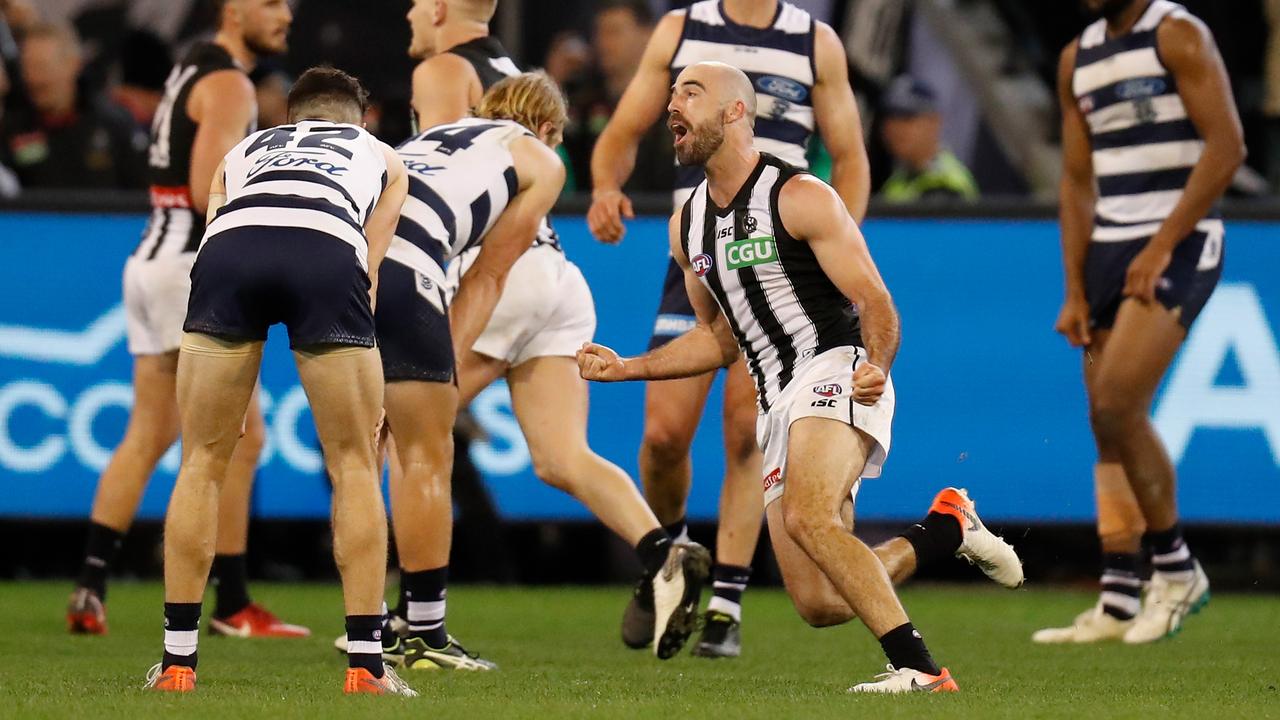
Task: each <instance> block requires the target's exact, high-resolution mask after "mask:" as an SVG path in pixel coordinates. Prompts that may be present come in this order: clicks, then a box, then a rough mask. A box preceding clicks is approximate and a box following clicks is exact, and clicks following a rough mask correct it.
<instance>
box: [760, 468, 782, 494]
mask: <svg viewBox="0 0 1280 720" xmlns="http://www.w3.org/2000/svg"><path fill="white" fill-rule="evenodd" d="M780 482H782V468H774V469H773V471H772V472H770V473H769V474H768V475H765V476H764V489H765V491H766V492H767V491H768V490H769V488H771V487H773V486H774V485H777V484H778V483H780Z"/></svg>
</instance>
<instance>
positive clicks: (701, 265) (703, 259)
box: [691, 253, 711, 277]
mask: <svg viewBox="0 0 1280 720" xmlns="http://www.w3.org/2000/svg"><path fill="white" fill-rule="evenodd" d="M691 262H692V263H693V272H694V273H695V274H697V276H698V277H702V276H703V275H706V274H707V271H708V270H710V269H711V256H710V255H708V254H706V253H699V254H697V255H694V256H693V260H692V261H691Z"/></svg>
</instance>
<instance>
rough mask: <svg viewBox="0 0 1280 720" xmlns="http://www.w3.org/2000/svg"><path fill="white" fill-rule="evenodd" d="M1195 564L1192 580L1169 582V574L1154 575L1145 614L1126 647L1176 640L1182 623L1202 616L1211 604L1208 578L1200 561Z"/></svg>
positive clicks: (1128, 636)
mask: <svg viewBox="0 0 1280 720" xmlns="http://www.w3.org/2000/svg"><path fill="white" fill-rule="evenodd" d="M1192 562H1193V563H1194V564H1195V569H1194V571H1193V573H1192V575H1191V579H1190V580H1187V581H1185V582H1176V581H1173V580H1170V579H1169V576H1168V574H1166V573H1162V572H1155V573H1152V574H1151V585H1150V586H1149V587H1148V588H1147V597H1146V599H1145V600H1144V601H1143V603H1142V611H1141V612H1139V613H1138V616H1137V617H1136V618H1134V621H1133V627H1130V628H1129V629H1128V630H1127V631H1126V632H1125V634H1124V641H1125V642H1126V643H1129V644H1130V645H1141V644H1143V643H1149V642H1155V641H1156V640H1160V639H1161V638H1167V637H1173V636H1174V635H1176V634H1178V631H1179V630H1181V629H1182V621H1183V620H1185V619H1186V617H1187V616H1188V615H1192V614H1195V613H1198V612H1200V609H1201V608H1203V607H1204V606H1205V605H1207V604H1208V603H1209V578H1208V576H1207V575H1205V574H1204V570H1203V569H1202V568H1201V567H1200V563H1199V562H1198V561H1195V560H1193V561H1192Z"/></svg>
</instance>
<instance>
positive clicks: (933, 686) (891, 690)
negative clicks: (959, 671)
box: [848, 665, 960, 694]
mask: <svg viewBox="0 0 1280 720" xmlns="http://www.w3.org/2000/svg"><path fill="white" fill-rule="evenodd" d="M887 669H888V670H889V672H883V673H880V674H879V675H877V676H876V679H875V680H873V681H872V682H865V683H861V684H859V685H854V686H853V687H851V688H849V690H848V692H851V693H883V694H896V693H909V692H930V693H940V692H959V690H960V686H959V685H956V681H955V680H954V679H952V677H951V671H950V670H947V669H946V668H942V672H941V673H939V674H937V675H929V674H928V673H923V672H920V671H919V670H912V669H911V668H902V669H901V670H899V669H897V668H895V667H894V666H892V665H889V666H887Z"/></svg>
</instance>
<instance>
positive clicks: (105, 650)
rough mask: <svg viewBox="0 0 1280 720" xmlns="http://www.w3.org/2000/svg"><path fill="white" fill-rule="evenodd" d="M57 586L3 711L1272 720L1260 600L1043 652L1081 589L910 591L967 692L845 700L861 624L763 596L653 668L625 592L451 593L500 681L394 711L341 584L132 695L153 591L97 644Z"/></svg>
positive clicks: (151, 622) (867, 673) (273, 594)
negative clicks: (1162, 636) (355, 680)
mask: <svg viewBox="0 0 1280 720" xmlns="http://www.w3.org/2000/svg"><path fill="white" fill-rule="evenodd" d="M69 588H70V586H69V584H68V583H5V584H0V717H13V718H28V717H49V718H66V717H72V716H76V717H89V718H95V719H96V718H109V717H123V718H130V719H131V720H145V719H146V718H160V717H166V718H173V717H182V718H205V717H208V718H219V719H220V720H230V719H232V718H242V717H267V716H270V717H276V718H308V719H309V720H318V719H320V718H328V717H353V716H354V715H353V714H357V713H358V714H359V715H361V716H368V717H378V718H392V717H405V718H409V717H415V718H421V717H445V718H452V717H457V718H462V717H468V718H483V719H484V720H490V719H491V718H498V717H539V718H542V717H556V718H560V717H579V716H593V717H648V718H654V717H665V718H685V717H688V718H703V717H711V716H712V713H715V716H717V717H723V718H727V719H728V720H740V719H741V718H747V717H770V718H778V717H858V716H863V717H874V718H876V719H877V720H881V719H883V718H898V717H903V718H907V717H909V718H919V717H921V716H926V717H928V716H938V717H942V716H944V715H945V716H947V717H951V718H957V717H963V718H994V717H1017V718H1024V717H1026V718H1031V717H1035V718H1057V717H1063V718H1072V719H1073V720H1098V719H1100V718H1122V717H1131V718H1161V720H1163V719H1164V718H1198V719H1199V718H1218V717H1249V718H1266V717H1280V690H1277V687H1278V686H1280V599H1277V598H1275V597H1269V596H1242V595H1236V596H1232V595H1222V596H1218V597H1215V598H1214V600H1213V602H1212V603H1210V605H1209V606H1208V608H1207V609H1206V611H1205V612H1203V613H1201V614H1200V615H1199V616H1196V617H1195V618H1193V619H1192V620H1191V621H1190V622H1189V623H1188V624H1187V626H1186V628H1185V629H1184V631H1183V632H1182V634H1181V635H1179V636H1178V637H1177V638H1175V639H1174V640H1172V641H1166V642H1163V643H1160V644H1157V645H1154V646H1147V647H1123V646H1120V645H1108V646H1090V647H1055V648H1045V647H1037V646H1034V645H1032V644H1031V643H1030V642H1029V641H1028V639H1027V638H1028V636H1029V635H1030V634H1031V632H1032V630H1034V629H1036V628H1037V627H1040V626H1041V625H1043V624H1045V623H1051V622H1053V623H1056V622H1061V621H1066V620H1068V619H1069V618H1071V617H1072V616H1073V615H1074V614H1075V613H1076V612H1077V611H1079V610H1080V609H1081V608H1083V607H1084V606H1085V605H1087V604H1088V603H1089V602H1090V601H1091V596H1089V595H1087V594H1084V593H1081V592H1076V591H1067V590H1054V589H1041V590H1033V591H1021V592H1002V591H1000V590H997V589H993V588H986V587H983V586H972V587H969V586H966V587H956V586H916V587H913V588H909V589H907V590H906V591H905V592H904V600H905V602H906V604H907V607H908V609H909V610H910V611H911V614H912V617H913V620H914V621H915V623H916V625H917V627H919V628H920V629H921V630H922V631H923V632H924V633H925V637H926V638H927V639H928V641H929V644H930V646H931V648H932V650H933V653H934V655H935V657H937V658H938V659H939V660H940V661H942V662H943V664H945V665H948V666H949V667H950V668H951V671H952V673H953V674H954V675H955V676H956V680H957V681H958V682H959V683H960V686H961V690H962V692H961V693H960V694H958V695H954V696H899V697H851V696H849V695H846V694H845V692H844V690H845V688H847V687H848V686H849V685H851V684H853V683H855V682H860V681H863V680H866V679H869V678H870V677H871V676H872V675H873V674H875V673H876V672H878V671H879V670H880V666H881V665H882V664H883V662H884V661H883V658H882V655H881V653H880V650H879V647H878V645H877V644H876V643H875V642H874V641H873V640H872V638H871V637H870V635H869V634H868V633H867V632H866V631H865V630H864V629H863V628H862V627H861V626H854V627H843V628H831V629H825V630H814V629H810V628H809V627H807V626H806V625H804V624H803V623H802V622H801V621H800V620H799V619H798V618H797V617H796V615H795V614H794V612H793V611H792V610H791V607H790V605H789V602H788V600H787V598H786V596H785V595H783V594H782V593H781V592H780V591H777V590H752V591H749V594H748V595H747V598H746V602H747V605H746V626H745V629H744V633H743V642H744V647H745V654H744V656H743V657H742V658H740V659H737V660H703V659H699V658H694V657H692V656H690V655H689V654H688V652H687V651H686V652H685V653H684V654H682V655H681V656H679V657H677V658H675V659H673V660H670V661H666V662H659V661H658V660H656V659H655V658H654V657H652V655H649V654H647V653H643V652H635V651H630V650H627V649H625V648H624V647H623V646H622V643H621V642H620V641H619V640H618V639H617V632H618V631H617V620H618V617H619V613H620V611H621V609H622V603H623V602H624V600H625V599H626V597H627V591H626V590H625V589H623V588H620V587H618V588H532V589H530V588H501V589H497V588H488V587H467V586H463V587H458V588H453V589H451V590H450V593H449V601H450V602H449V627H450V630H451V631H452V632H454V633H455V634H457V635H458V636H459V637H460V639H462V640H463V641H464V642H466V643H468V644H469V645H470V646H472V648H473V649H477V650H483V652H484V654H485V655H486V656H488V657H489V658H491V659H493V660H495V661H497V662H498V663H499V664H500V665H501V666H502V669H501V670H500V671H498V672H494V673H484V674H457V673H454V674H438V673H429V672H406V673H404V675H405V676H406V677H407V679H408V680H409V682H410V683H411V684H412V685H413V686H414V687H416V688H417V689H418V691H419V692H420V693H421V695H422V696H421V697H420V698H417V699H407V698H377V697H367V696H366V697H353V698H347V697H344V696H343V695H342V694H341V681H342V673H343V668H344V667H345V662H344V661H343V658H341V657H340V656H339V655H338V654H337V653H336V652H334V650H333V649H332V647H331V645H330V643H331V641H332V640H333V638H334V637H335V636H336V635H337V634H338V632H339V631H340V629H341V624H342V607H341V602H340V598H339V592H338V589H337V587H336V586H325V585H267V584H258V585H257V586H255V587H254V590H255V593H256V596H257V598H258V599H260V600H262V601H263V602H264V603H266V604H267V605H269V606H270V607H271V608H272V609H274V610H276V611H277V612H278V613H279V614H281V615H282V616H284V617H285V618H286V619H287V620H290V621H294V622H300V623H305V624H307V625H310V626H311V628H312V629H313V630H314V631H315V635H314V636H313V637H312V638H310V639H308V640H301V641H282V640H249V641H246V640H230V639H223V638H208V637H206V638H203V639H202V641H201V647H200V671H199V672H200V681H199V682H200V684H199V688H198V690H197V692H196V693H194V694H193V695H191V696H183V697H173V696H161V695H156V694H150V693H145V692H144V691H143V690H141V685H142V680H143V675H144V673H145V672H146V670H147V668H148V667H149V666H150V665H151V664H152V663H154V662H155V661H156V660H158V659H159V657H160V640H161V601H160V586H159V585H158V584H154V583H117V584H116V585H115V586H113V587H112V590H111V596H110V602H109V610H110V623H111V634H110V635H109V636H107V637H102V638H86V637H69V636H67V635H66V633H65V630H64V627H63V617H62V611H63V603H64V601H65V599H66V595H67V592H68V591H69ZM375 713H376V714H375Z"/></svg>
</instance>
